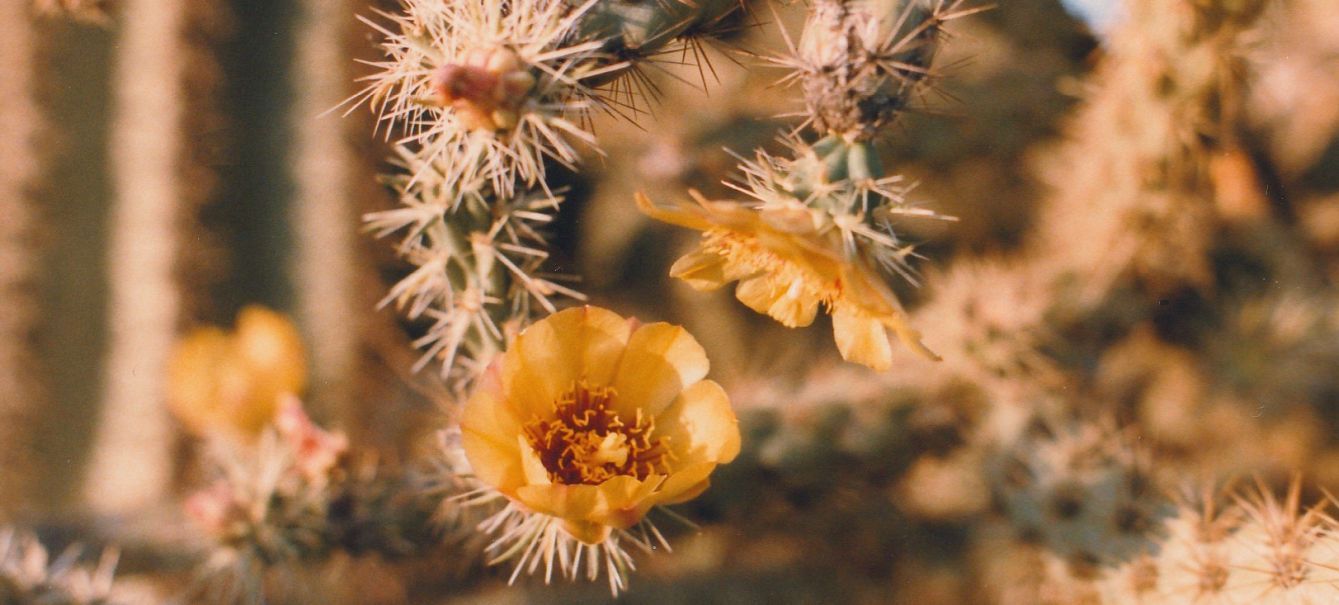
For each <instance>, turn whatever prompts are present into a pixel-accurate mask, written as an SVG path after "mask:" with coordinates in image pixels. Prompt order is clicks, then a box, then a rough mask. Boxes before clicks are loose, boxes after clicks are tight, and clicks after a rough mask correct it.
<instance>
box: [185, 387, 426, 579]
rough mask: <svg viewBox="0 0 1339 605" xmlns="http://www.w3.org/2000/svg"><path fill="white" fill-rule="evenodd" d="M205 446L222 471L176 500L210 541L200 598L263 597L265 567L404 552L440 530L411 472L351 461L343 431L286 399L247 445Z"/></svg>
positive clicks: (272, 569)
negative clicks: (328, 426) (324, 425)
mask: <svg viewBox="0 0 1339 605" xmlns="http://www.w3.org/2000/svg"><path fill="white" fill-rule="evenodd" d="M213 445H214V446H215V449H214V453H213V456H212V457H211V459H212V460H213V462H214V463H215V464H217V465H218V466H219V469H218V470H219V471H220V472H221V477H220V478H218V479H217V480H215V481H214V482H213V483H212V484H210V485H209V486H207V487H205V488H203V489H201V490H199V491H197V492H195V493H194V494H192V495H191V496H190V497H189V498H188V499H187V500H186V503H185V506H186V512H187V514H188V516H189V517H191V518H192V519H193V520H194V521H195V522H196V524H197V525H198V526H199V527H200V529H201V530H203V531H204V533H205V534H206V535H207V536H208V537H209V538H210V539H211V541H212V542H213V547H212V548H211V551H210V555H209V559H208V560H207V561H206V562H205V565H204V567H203V569H202V574H203V579H204V582H203V583H202V584H201V586H200V590H201V591H202V592H201V594H200V595H199V596H200V597H201V598H206V599H209V600H210V601H211V602H220V603H263V602H265V599H266V597H265V595H266V594H267V587H266V584H265V581H266V578H267V576H269V575H270V574H271V573H272V572H281V573H282V572H289V571H293V570H296V569H298V568H299V567H300V566H302V565H304V564H312V563H317V562H320V561H323V560H326V559H328V558H329V557H330V556H331V555H332V554H334V553H346V554H351V555H355V556H356V555H362V554H365V553H369V552H371V553H377V554H380V555H382V556H385V557H400V556H405V555H408V554H412V553H414V552H418V551H420V550H422V549H424V548H426V547H428V546H429V545H431V544H432V543H433V542H434V541H435V540H436V539H437V538H438V536H439V534H438V532H436V531H434V530H432V529H431V527H430V523H429V517H430V515H431V514H432V511H433V508H434V506H433V505H432V504H431V503H430V502H429V501H428V499H427V498H425V496H424V495H423V493H422V490H420V489H419V486H418V485H417V484H416V481H415V480H414V479H413V478H412V477H411V476H410V475H408V474H404V473H387V472H385V471H384V470H383V469H378V468H376V467H375V466H374V465H373V466H369V465H367V464H364V463H363V462H361V461H356V460H353V459H352V458H351V457H350V456H349V454H348V441H347V439H345V437H344V435H343V434H342V433H332V432H328V431H325V430H324V429H321V428H320V427H318V426H316V425H315V424H314V423H312V421H311V420H310V419H309V418H308V417H307V415H306V413H305V412H304V411H303V409H302V404H301V402H299V401H298V400H297V399H296V398H295V397H289V398H287V399H286V400H285V401H284V403H283V405H282V406H281V409H280V410H279V413H278V415H277V416H276V418H275V419H274V421H273V423H272V424H271V425H270V426H269V427H267V428H266V430H265V431H264V432H263V433H261V435H260V438H259V440H258V441H257V442H256V443H255V444H254V445H246V444H239V443H235V442H234V443H224V442H221V441H220V442H215V443H214V444H213Z"/></svg>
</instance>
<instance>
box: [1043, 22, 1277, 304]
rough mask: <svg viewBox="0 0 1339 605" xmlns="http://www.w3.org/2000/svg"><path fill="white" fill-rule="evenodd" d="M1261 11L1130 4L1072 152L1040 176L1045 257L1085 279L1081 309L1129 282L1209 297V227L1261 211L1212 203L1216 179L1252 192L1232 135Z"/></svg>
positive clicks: (1077, 124)
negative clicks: (1249, 42)
mask: <svg viewBox="0 0 1339 605" xmlns="http://www.w3.org/2000/svg"><path fill="white" fill-rule="evenodd" d="M1264 5H1265V2H1264V1H1263V0H1244V1H1238V0H1205V1H1200V0H1177V1H1176V2H1173V3H1171V5H1170V6H1169V5H1168V3H1166V2H1154V1H1150V0H1136V1H1133V2H1129V3H1128V5H1127V10H1126V12H1127V13H1128V17H1127V19H1126V20H1125V21H1124V22H1123V24H1122V25H1121V26H1120V27H1119V28H1117V29H1116V30H1115V31H1113V32H1112V34H1111V35H1110V36H1109V38H1108V47H1109V50H1110V55H1109V56H1108V57H1107V58H1106V60H1105V62H1104V63H1103V64H1102V65H1101V66H1100V67H1099V69H1098V73H1097V76H1096V77H1095V80H1094V82H1092V84H1091V86H1092V91H1091V94H1090V95H1089V101H1088V104H1087V105H1086V107H1084V108H1083V109H1082V110H1081V111H1080V113H1079V114H1078V115H1077V116H1076V118H1075V121H1074V123H1073V125H1072V127H1071V134H1072V135H1073V136H1074V140H1073V141H1072V142H1071V143H1070V144H1069V146H1068V147H1067V148H1065V149H1064V150H1063V152H1062V153H1061V155H1060V157H1059V159H1058V160H1057V161H1056V162H1054V163H1053V164H1052V165H1051V166H1049V167H1048V169H1047V174H1046V175H1045V176H1046V178H1047V180H1048V181H1050V183H1051V184H1052V185H1053V186H1054V187H1055V189H1056V195H1055V199H1054V202H1053V203H1052V204H1050V205H1048V206H1047V207H1046V211H1045V212H1044V214H1043V216H1042V220H1041V226H1042V229H1041V233H1040V235H1041V238H1042V241H1041V248H1042V250H1041V252H1042V254H1043V256H1044V257H1045V258H1050V259H1054V260H1055V261H1056V262H1057V264H1058V266H1059V268H1060V269H1062V270H1064V271H1070V272H1076V273H1080V274H1082V275H1083V276H1084V281H1085V294H1086V296H1085V298H1086V299H1087V300H1094V299H1096V298H1099V297H1101V296H1102V295H1104V294H1105V293H1106V292H1107V291H1108V290H1109V289H1110V288H1111V287H1112V286H1113V285H1114V284H1116V283H1117V282H1118V281H1119V280H1121V279H1125V278H1133V279H1139V280H1141V282H1140V283H1142V284H1143V285H1144V288H1145V289H1146V290H1147V291H1150V292H1152V293H1153V296H1159V295H1162V294H1165V293H1167V292H1169V291H1174V290H1176V289H1178V288H1181V287H1184V286H1187V285H1189V286H1196V287H1200V288H1204V287H1208V286H1210V285H1211V284H1212V282H1213V275H1212V270H1211V267H1210V266H1209V260H1210V259H1209V257H1208V253H1209V251H1210V246H1211V245H1212V243H1213V241H1214V237H1215V225H1217V224H1220V223H1221V222H1222V220H1223V219H1224V218H1225V217H1227V216H1229V215H1231V214H1232V213H1236V212H1254V213H1256V214H1259V213H1261V212H1263V211H1264V209H1263V208H1257V209H1255V210H1254V211H1251V210H1242V209H1229V208H1227V207H1226V206H1227V205H1228V204H1230V203H1231V201H1230V200H1228V199H1226V198H1225V196H1224V195H1215V192H1214V189H1215V182H1214V180H1215V178H1232V179H1236V180H1238V181H1243V182H1251V181H1255V182H1256V183H1257V184H1258V177H1257V176H1255V175H1254V170H1255V169H1254V166H1252V165H1251V163H1250V161H1249V159H1247V158H1246V156H1245V155H1244V154H1243V152H1242V150H1241V143H1240V141H1239V138H1240V135H1239V131H1240V130H1241V128H1242V117H1241V115H1240V111H1241V105H1242V104H1243V102H1244V98H1245V86H1244V84H1245V82H1244V80H1243V77H1242V73H1243V72H1244V71H1245V69H1244V65H1243V63H1242V62H1243V59H1242V55H1243V53H1244V52H1245V51H1244V48H1245V44H1246V42H1245V40H1246V34H1247V33H1248V32H1249V31H1251V28H1252V27H1253V26H1254V24H1255V23H1256V22H1257V20H1258V18H1259V16H1260V14H1261V12H1262V10H1263V7H1264ZM1228 163H1230V164H1233V165H1228ZM1243 170H1245V171H1246V172H1248V173H1250V174H1249V175H1242V174H1240V173H1241V171H1243ZM1215 173H1217V174H1215ZM1223 190H1224V192H1227V191H1232V192H1234V193H1237V194H1239V193H1240V191H1241V190H1240V188H1228V187H1224V188H1223ZM1256 199H1263V197H1262V196H1259V195H1257V196H1256Z"/></svg>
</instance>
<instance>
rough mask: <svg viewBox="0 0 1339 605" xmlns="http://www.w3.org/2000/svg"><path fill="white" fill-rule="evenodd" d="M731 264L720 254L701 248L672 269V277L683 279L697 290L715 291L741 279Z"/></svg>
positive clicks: (680, 260)
mask: <svg viewBox="0 0 1339 605" xmlns="http://www.w3.org/2000/svg"><path fill="white" fill-rule="evenodd" d="M734 273H736V272H735V271H731V270H730V262H729V261H728V260H727V259H726V258H725V257H724V256H721V255H720V254H717V253H715V252H708V251H704V250H702V249H701V248H699V249H697V250H694V251H692V252H689V253H688V254H685V255H684V256H683V257H682V258H680V259H679V260H677V261H674V266H672V267H670V277H674V278H678V279H682V280H684V281H685V282H687V283H688V285H689V286H692V287H693V289H695V290H703V291H707V290H715V289H717V288H719V287H721V286H724V285H725V284H727V283H730V282H732V281H734V280H736V279H739V276H738V275H735V274H734Z"/></svg>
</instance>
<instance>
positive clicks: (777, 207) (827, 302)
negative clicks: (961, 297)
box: [637, 191, 938, 371]
mask: <svg viewBox="0 0 1339 605" xmlns="http://www.w3.org/2000/svg"><path fill="white" fill-rule="evenodd" d="M690 193H691V195H692V197H693V199H694V201H696V205H687V204H684V205H681V206H679V207H677V208H664V207H660V206H656V205H655V204H654V203H652V202H651V200H649V199H647V197H646V196H644V195H642V194H640V193H639V194H637V206H638V207H639V208H641V210H642V212H644V213H645V214H647V215H648V216H650V217H651V218H654V219H656V220H659V221H662V222H666V223H670V224H672V225H678V226H680V227H687V228H689V229H695V230H697V231H701V232H702V241H701V243H700V244H698V247H697V249H695V250H693V251H692V252H690V253H688V254H687V255H685V256H684V257H683V258H680V259H679V260H678V261H676V262H675V263H674V266H673V267H671V268H670V276H672V277H677V278H679V279H682V280H684V281H685V282H687V283H688V285H690V286H692V287H693V288H696V289H698V290H715V289H717V288H720V287H721V286H724V285H725V284H728V283H730V282H733V281H738V282H739V285H738V287H736V289H735V296H736V297H737V298H738V299H739V301H740V302H742V303H744V304H745V305H748V307H749V308H751V309H753V310H754V311H757V312H759V313H763V314H765V315H768V316H770V317H771V318H772V319H775V320H777V321H778V322H781V324H782V325H784V326H786V327H788V328H795V327H803V326H807V325H809V324H811V323H813V321H814V316H815V315H816V314H817V313H818V308H819V305H820V304H821V305H823V306H824V307H825V308H826V309H827V310H828V312H829V313H830V314H831V315H832V327H833V332H834V335H835V336H836V340H837V349H838V350H839V351H840V352H841V355H842V358H843V359H846V360H848V361H852V362H855V363H859V364H863V365H865V366H868V367H870V368H873V369H875V370H880V371H882V370H887V369H889V368H890V367H892V345H891V344H890V342H889V338H888V332H887V331H888V330H889V329H891V330H893V332H895V333H896V334H897V336H898V337H899V338H900V339H901V341H902V342H903V343H905V344H906V345H907V346H909V347H911V348H912V349H913V350H915V351H916V352H917V353H920V354H921V355H924V356H925V357H928V358H931V359H936V360H937V359H938V356H936V355H935V354H934V353H932V352H931V351H930V350H929V349H927V348H926V347H925V345H923V344H921V340H920V334H919V333H918V332H916V331H915V330H913V329H912V328H911V326H910V325H909V324H908V323H907V321H906V312H905V311H903V309H902V305H901V303H900V302H898V300H897V297H896V295H894V294H893V292H892V291H891V290H890V289H889V288H888V286H887V285H886V284H885V283H884V282H883V280H882V279H881V278H880V277H879V274H878V273H877V272H876V271H875V270H874V269H873V268H871V267H870V266H869V263H868V262H867V261H865V260H863V259H862V258H861V257H860V256H859V255H858V254H851V253H848V252H847V251H846V248H845V247H844V245H843V241H842V236H841V230H840V229H839V228H837V226H836V225H835V224H833V223H832V221H831V219H830V218H828V217H827V215H826V214H825V213H822V212H819V211H815V210H812V209H810V208H808V207H805V206H804V205H802V204H799V203H798V202H797V203H795V204H786V205H783V204H773V203H768V204H764V205H762V206H761V207H752V206H748V205H745V204H740V203H735V202H722V201H709V200H707V199H704V198H703V197H702V196H701V194H699V193H698V192H696V191H692V192H690Z"/></svg>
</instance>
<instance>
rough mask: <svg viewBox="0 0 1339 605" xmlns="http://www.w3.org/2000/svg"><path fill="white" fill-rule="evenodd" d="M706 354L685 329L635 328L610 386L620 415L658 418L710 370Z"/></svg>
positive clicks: (655, 325)
mask: <svg viewBox="0 0 1339 605" xmlns="http://www.w3.org/2000/svg"><path fill="white" fill-rule="evenodd" d="M710 365H711V364H710V362H708V361H707V353H706V351H704V350H702V345H700V344H698V342H697V340H695V339H694V338H693V335H692V334H689V333H688V331H687V330H685V329H683V328H681V327H679V326H673V325H670V324H667V323H653V324H647V325H644V326H641V327H640V328H637V331H636V332H633V333H632V336H631V337H630V338H629V339H628V348H627V350H626V351H625V352H624V353H623V360H622V362H621V363H620V364H619V367H618V373H617V374H616V375H615V376H614V380H613V383H612V384H613V386H614V391H615V392H616V393H617V396H616V398H615V402H614V403H615V405H616V406H618V409H619V413H620V414H626V415H628V416H633V415H635V414H636V411H637V410H638V409H641V410H642V413H643V414H646V415H648V416H652V417H654V416H656V415H659V414H660V412H661V410H664V409H665V407H666V406H668V405H670V403H671V402H672V401H674V397H675V396H677V395H678V394H679V392H680V391H683V389H684V387H686V386H688V385H690V384H693V383H695V382H697V381H699V380H702V378H703V377H704V376H706V375H707V370H708V369H709V368H710Z"/></svg>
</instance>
